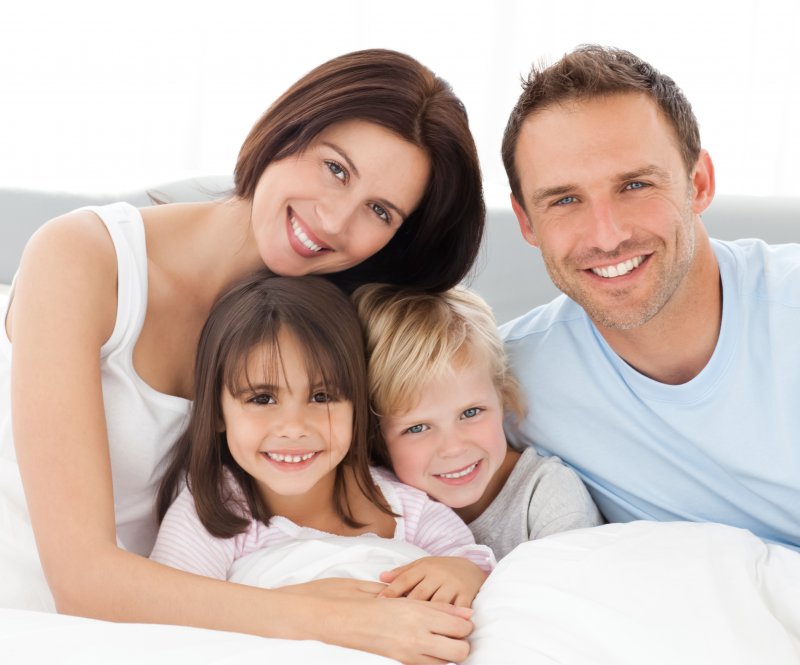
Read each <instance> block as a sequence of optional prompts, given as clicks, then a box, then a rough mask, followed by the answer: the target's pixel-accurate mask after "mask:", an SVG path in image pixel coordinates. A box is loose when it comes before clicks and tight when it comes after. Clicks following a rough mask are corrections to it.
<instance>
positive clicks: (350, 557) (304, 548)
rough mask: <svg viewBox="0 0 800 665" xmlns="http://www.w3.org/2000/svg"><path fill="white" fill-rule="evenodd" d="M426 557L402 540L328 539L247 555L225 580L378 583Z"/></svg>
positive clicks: (276, 584) (258, 583)
mask: <svg viewBox="0 0 800 665" xmlns="http://www.w3.org/2000/svg"><path fill="white" fill-rule="evenodd" d="M423 556H427V553H426V552H425V550H423V549H422V548H420V547H417V546H416V545H412V544H411V543H407V542H405V541H404V540H394V539H389V538H378V537H377V536H374V537H373V536H361V537H356V538H354V537H346V536H328V537H325V538H314V539H307V540H297V541H293V542H290V543H286V544H285V545H279V546H277V547H270V548H268V549H263V550H259V551H257V552H253V553H252V554H248V555H247V556H245V557H242V558H241V559H238V560H237V561H235V562H234V564H233V567H232V568H231V571H230V574H229V575H228V579H229V580H231V581H232V582H238V583H239V584H249V585H251V586H259V587H264V588H274V587H279V586H286V585H289V584H300V583H302V582H309V581H311V580H319V579H322V578H326V577H348V578H353V579H361V580H375V581H377V580H378V577H379V576H380V574H381V573H382V572H383V571H384V570H391V569H392V568H397V567H398V566H402V565H405V564H407V563H410V562H411V561H414V560H416V559H419V558H420V557H423Z"/></svg>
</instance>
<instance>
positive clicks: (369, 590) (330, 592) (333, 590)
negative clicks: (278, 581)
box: [279, 577, 386, 600]
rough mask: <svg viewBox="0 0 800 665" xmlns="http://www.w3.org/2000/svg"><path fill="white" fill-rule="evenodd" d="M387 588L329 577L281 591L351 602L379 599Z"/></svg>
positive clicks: (286, 587)
mask: <svg viewBox="0 0 800 665" xmlns="http://www.w3.org/2000/svg"><path fill="white" fill-rule="evenodd" d="M385 588H386V585H385V584H383V583H382V582H372V581H369V580H354V579H351V578H345V577H327V578H324V579H321V580H312V581H311V582H303V583H302V584H290V585H287V586H282V587H280V589H279V590H280V591H288V592H289V593H300V594H310V595H314V596H320V597H327V598H339V599H350V600H365V599H367V598H377V597H378V595H379V594H380V592H381V591H383V590H384V589H385Z"/></svg>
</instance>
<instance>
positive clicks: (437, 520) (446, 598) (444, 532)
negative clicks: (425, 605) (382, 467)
mask: <svg viewBox="0 0 800 665" xmlns="http://www.w3.org/2000/svg"><path fill="white" fill-rule="evenodd" d="M397 494H398V495H399V496H400V497H402V500H403V506H402V508H401V511H402V513H403V516H404V522H405V530H406V539H407V540H409V541H410V542H412V543H414V544H415V545H417V546H419V547H421V548H422V549H424V550H425V551H426V552H428V553H429V554H430V555H431V556H430V557H423V558H421V559H418V560H417V561H413V562H412V563H410V564H407V565H405V566H401V567H399V568H395V569H393V570H391V571H387V572H385V573H383V574H382V575H381V581H382V582H386V583H387V584H388V586H387V587H386V588H385V589H384V590H383V591H382V592H381V596H384V597H389V598H396V597H399V596H408V597H409V598H417V599H422V600H436V601H442V602H447V603H453V604H455V605H460V606H463V607H470V606H471V605H472V601H473V600H474V598H475V596H476V595H477V593H478V590H479V589H480V587H481V585H482V584H483V582H484V580H485V579H486V576H487V575H488V574H489V572H491V570H492V569H493V568H494V566H495V564H496V561H495V558H494V554H493V553H492V551H491V549H490V548H488V547H486V546H485V545H477V544H476V543H475V538H474V537H473V535H472V532H471V531H470V530H469V527H467V525H466V524H464V522H463V521H462V520H461V518H460V517H459V516H458V515H456V514H455V512H453V510H452V509H451V508H448V507H447V506H445V505H444V504H442V503H439V502H438V501H433V500H431V499H430V498H429V497H428V496H427V495H426V494H425V493H424V492H422V491H420V490H417V489H414V488H411V487H408V486H402V485H401V486H398V487H397Z"/></svg>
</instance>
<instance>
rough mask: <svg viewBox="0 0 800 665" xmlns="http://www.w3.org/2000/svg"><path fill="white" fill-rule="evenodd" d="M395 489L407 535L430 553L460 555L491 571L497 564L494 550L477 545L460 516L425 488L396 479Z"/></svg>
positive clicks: (407, 537) (410, 540)
mask: <svg viewBox="0 0 800 665" xmlns="http://www.w3.org/2000/svg"><path fill="white" fill-rule="evenodd" d="M394 489H395V491H396V493H397V496H398V498H399V499H400V502H401V503H402V509H401V510H402V513H403V518H404V521H405V538H406V540H407V541H408V542H410V543H413V544H414V545H416V546H417V547H421V548H422V549H424V550H425V551H426V552H427V553H428V554H430V555H431V556H460V557H464V558H465V559H469V560H470V561H472V562H473V563H474V564H475V565H477V566H478V567H479V568H480V569H481V570H483V571H485V572H487V573H489V572H491V571H492V569H493V568H494V567H495V565H496V564H497V561H496V559H495V557H494V553H493V552H492V550H491V549H490V548H489V547H487V546H486V545H478V544H476V543H475V538H474V537H473V535H472V532H471V531H470V530H469V527H468V526H467V525H466V524H464V522H463V521H462V520H461V518H460V517H459V516H458V515H456V514H455V512H453V510H452V509H451V508H448V507H447V506H445V505H444V504H442V503H439V502H438V501H434V500H433V499H431V498H430V497H428V495H427V494H425V492H422V491H420V490H417V489H414V488H413V487H409V486H408V485H403V484H402V483H399V482H398V483H396V484H395V486H394Z"/></svg>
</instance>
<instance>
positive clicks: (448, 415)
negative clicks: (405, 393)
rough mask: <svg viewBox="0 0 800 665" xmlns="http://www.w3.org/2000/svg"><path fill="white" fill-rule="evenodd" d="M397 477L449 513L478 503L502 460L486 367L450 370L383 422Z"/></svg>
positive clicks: (497, 404) (495, 400) (498, 409)
mask: <svg viewBox="0 0 800 665" xmlns="http://www.w3.org/2000/svg"><path fill="white" fill-rule="evenodd" d="M381 431H382V432H383V437H384V440H385V441H386V445H387V447H388V451H389V456H390V457H391V460H392V466H393V467H394V471H395V473H396V474H397V477H398V478H399V479H400V480H401V481H402V482H404V483H406V484H407V485H411V486H413V487H417V488H419V489H421V490H423V491H424V492H426V493H427V494H429V495H430V496H432V497H433V498H434V499H437V500H438V501H440V502H442V503H444V504H445V505H447V506H450V507H451V508H463V507H465V506H469V505H472V504H474V503H476V502H477V501H479V500H480V499H481V497H482V496H483V493H484V492H485V491H486V487H487V485H488V484H489V481H490V480H491V478H492V476H494V474H495V473H496V472H497V470H498V469H499V468H500V466H501V465H502V463H503V460H504V459H505V455H506V450H507V444H506V438H505V434H504V433H503V404H502V402H501V400H500V396H499V394H498V391H497V388H496V386H495V385H494V382H493V381H492V376H491V374H490V372H489V369H488V368H487V367H486V365H485V364H484V363H476V364H472V365H465V366H457V367H453V368H452V371H451V373H450V374H449V375H447V376H445V377H444V378H443V379H441V380H439V381H433V382H430V383H428V384H427V385H424V386H423V387H422V390H420V392H419V400H418V402H417V403H416V404H415V405H413V406H412V408H410V409H409V410H407V411H405V412H404V413H394V414H391V415H389V416H387V417H385V418H383V419H382V421H381Z"/></svg>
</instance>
